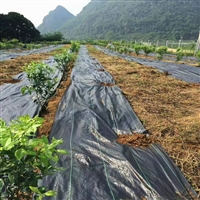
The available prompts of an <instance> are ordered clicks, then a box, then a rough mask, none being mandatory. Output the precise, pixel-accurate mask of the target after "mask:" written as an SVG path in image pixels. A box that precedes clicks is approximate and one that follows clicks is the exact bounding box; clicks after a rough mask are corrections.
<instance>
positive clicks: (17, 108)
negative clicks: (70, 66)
mask: <svg viewBox="0 0 200 200" xmlns="http://www.w3.org/2000/svg"><path fill="white" fill-rule="evenodd" d="M44 63H45V64H47V65H48V66H50V67H51V68H52V69H53V70H54V73H52V79H53V78H57V80H58V82H57V84H56V85H55V86H54V88H53V90H56V88H57V87H58V85H59V83H60V81H61V78H62V74H63V73H62V72H61V71H60V70H58V69H57V68H56V66H57V63H56V62H55V60H54V58H53V57H50V58H49V59H48V60H45V61H44ZM14 78H15V79H18V80H21V81H20V82H19V83H15V84H11V83H9V84H3V85H1V86H0V118H2V119H3V120H5V121H6V122H7V123H9V122H10V121H11V120H13V119H16V118H17V117H18V116H22V115H26V114H28V115H29V116H30V117H34V116H35V115H37V114H39V112H40V110H41V106H40V105H39V104H38V103H36V101H35V100H36V94H35V92H33V93H32V94H31V95H30V94H28V93H26V94H24V95H23V94H22V93H21V88H22V87H24V86H27V85H30V82H29V80H28V79H27V76H26V73H24V72H23V73H20V74H18V75H17V76H15V77H14Z"/></svg>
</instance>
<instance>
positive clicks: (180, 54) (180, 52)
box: [176, 47, 184, 62]
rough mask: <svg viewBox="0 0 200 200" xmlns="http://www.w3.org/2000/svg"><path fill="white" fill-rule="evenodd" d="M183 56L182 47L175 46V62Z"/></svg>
mask: <svg viewBox="0 0 200 200" xmlns="http://www.w3.org/2000/svg"><path fill="white" fill-rule="evenodd" d="M183 56H184V52H183V49H182V48H180V47H179V48H177V50H176V62H178V61H180V60H181V59H182V58H183Z"/></svg>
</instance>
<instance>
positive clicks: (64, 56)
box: [54, 50, 76, 71]
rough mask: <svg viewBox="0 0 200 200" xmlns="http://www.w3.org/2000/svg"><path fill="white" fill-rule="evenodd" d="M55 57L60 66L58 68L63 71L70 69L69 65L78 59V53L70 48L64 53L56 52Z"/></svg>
mask: <svg viewBox="0 0 200 200" xmlns="http://www.w3.org/2000/svg"><path fill="white" fill-rule="evenodd" d="M54 59H55V61H56V62H57V64H58V66H57V68H58V69H59V70H61V71H64V70H65V71H68V69H69V66H70V64H71V63H72V62H74V61H75V59H76V54H75V53H71V52H70V51H68V50H64V51H63V52H62V53H60V54H55V55H54Z"/></svg>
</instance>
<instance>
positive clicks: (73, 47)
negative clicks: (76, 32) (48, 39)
mask: <svg viewBox="0 0 200 200" xmlns="http://www.w3.org/2000/svg"><path fill="white" fill-rule="evenodd" d="M79 49H80V43H78V42H75V41H71V47H70V50H71V51H72V52H75V53H77V52H78V51H79Z"/></svg>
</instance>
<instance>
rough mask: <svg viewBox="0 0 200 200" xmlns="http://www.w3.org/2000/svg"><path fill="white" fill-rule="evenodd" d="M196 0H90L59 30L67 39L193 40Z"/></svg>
mask: <svg viewBox="0 0 200 200" xmlns="http://www.w3.org/2000/svg"><path fill="white" fill-rule="evenodd" d="M199 10H200V1H199V0H188V1H182V0H168V1H166V0H159V1H158V0H143V1H137V0H131V1H130V0H129V1H127V0H98V1H96V0H92V1H91V2H90V3H89V4H88V5H87V6H85V7H84V8H83V10H82V11H81V12H80V13H79V14H78V15H77V16H76V17H75V18H74V19H72V20H70V21H68V22H66V23H65V24H64V25H63V26H62V27H61V28H60V29H59V31H61V32H62V33H63V34H64V36H65V37H66V38H68V39H173V40H179V39H181V38H182V39H184V40H186V39H194V40H196V39H197V37H198V31H199V28H200V21H199V17H200V13H199Z"/></svg>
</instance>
